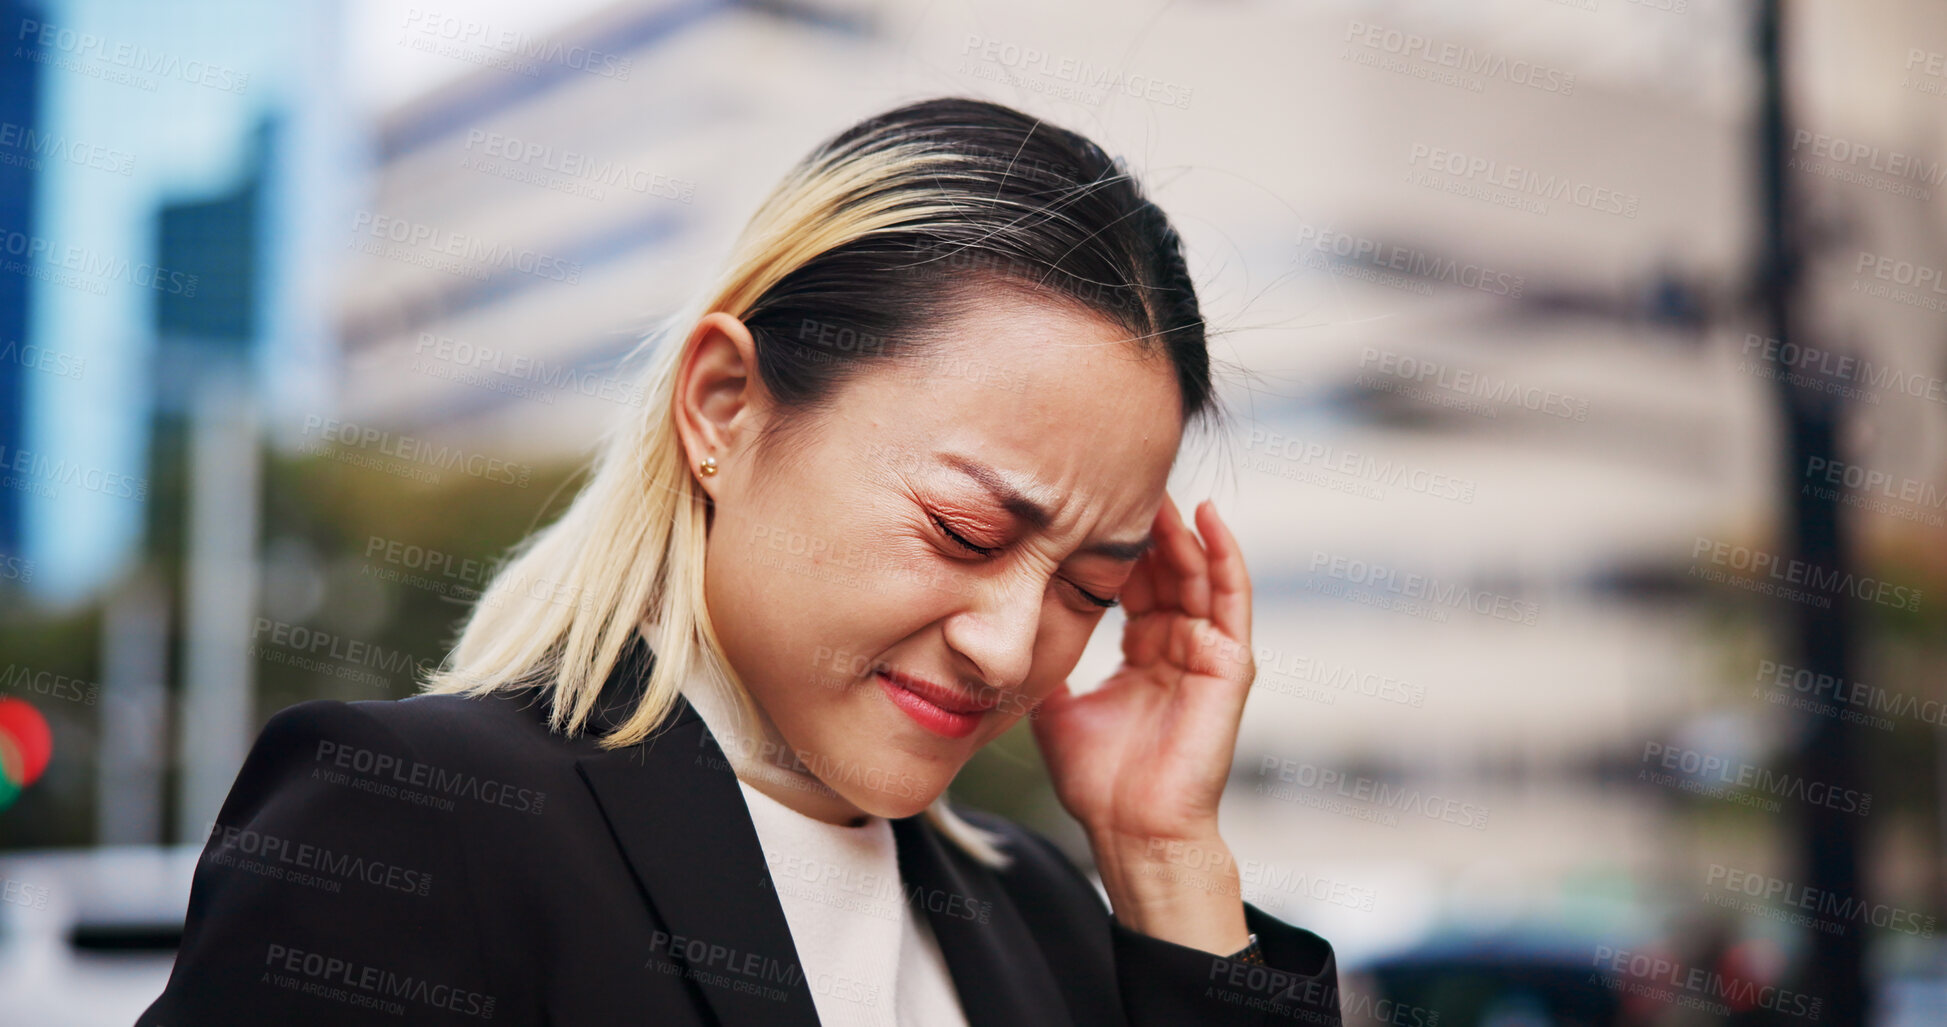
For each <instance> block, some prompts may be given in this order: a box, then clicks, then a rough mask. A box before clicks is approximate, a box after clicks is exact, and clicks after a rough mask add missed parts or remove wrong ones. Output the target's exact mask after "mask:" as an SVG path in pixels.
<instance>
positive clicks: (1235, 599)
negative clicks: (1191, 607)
mask: <svg viewBox="0 0 1947 1027" xmlns="http://www.w3.org/2000/svg"><path fill="white" fill-rule="evenodd" d="M1196 517H1197V527H1198V528H1199V529H1201V530H1202V532H1203V537H1204V539H1205V540H1206V542H1207V543H1208V546H1209V554H1210V564H1209V569H1210V619H1211V621H1212V622H1213V623H1215V624H1216V625H1217V627H1218V629H1219V630H1221V631H1222V632H1223V633H1224V634H1226V635H1229V636H1230V637H1231V638H1234V639H1236V640H1237V641H1239V642H1241V643H1243V644H1244V645H1245V646H1249V645H1250V643H1251V574H1250V571H1249V570H1248V569H1247V568H1246V567H1245V566H1244V547H1242V546H1240V545H1238V544H1237V536H1235V535H1232V534H1231V533H1230V526H1229V525H1227V524H1225V523H1224V519H1223V518H1222V517H1220V516H1218V514H1217V504H1216V503H1214V502H1212V501H1211V500H1208V499H1206V500H1204V501H1203V502H1202V503H1199V504H1198V505H1197V510H1196Z"/></svg>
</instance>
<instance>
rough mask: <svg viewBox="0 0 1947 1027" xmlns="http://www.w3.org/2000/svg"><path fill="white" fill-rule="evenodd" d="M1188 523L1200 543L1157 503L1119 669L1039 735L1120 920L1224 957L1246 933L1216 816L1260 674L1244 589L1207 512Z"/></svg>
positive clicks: (1058, 710)
mask: <svg viewBox="0 0 1947 1027" xmlns="http://www.w3.org/2000/svg"><path fill="white" fill-rule="evenodd" d="M1196 518H1197V526H1198V528H1199V529H1200V530H1201V532H1202V535H1203V538H1204V539H1205V540H1207V543H1206V542H1203V541H1199V539H1198V537H1197V535H1196V534H1195V533H1192V532H1191V531H1190V529H1189V528H1188V527H1187V526H1185V525H1184V523H1183V520H1182V517H1181V515H1179V514H1178V513H1177V510H1176V504H1175V503H1174V502H1172V501H1171V500H1170V499H1169V497H1168V496H1167V495H1165V496H1164V497H1163V505H1162V507H1161V508H1160V509H1159V510H1157V512H1156V520H1155V523H1154V525H1153V526H1152V531H1153V532H1154V533H1155V537H1156V545H1155V547H1154V548H1153V549H1152V550H1151V551H1150V552H1149V553H1148V554H1146V555H1145V556H1144V557H1143V558H1142V559H1141V560H1139V561H1137V563H1136V567H1135V570H1134V573H1133V575H1132V576H1131V578H1130V579H1129V583H1128V584H1127V586H1125V587H1124V589H1123V600H1122V605H1123V609H1124V610H1125V612H1126V613H1127V615H1128V623H1127V625H1126V626H1125V627H1124V629H1123V633H1122V665H1121V666H1120V667H1118V668H1116V670H1115V672H1114V673H1113V674H1111V675H1109V677H1108V679H1107V680H1106V681H1104V682H1103V683H1102V685H1101V686H1100V687H1098V688H1096V689H1095V690H1094V691H1091V692H1089V693H1087V694H1085V695H1076V694H1074V693H1073V692H1071V691H1070V690H1069V689H1068V686H1067V684H1066V683H1064V684H1062V685H1061V686H1059V687H1057V688H1056V689H1055V690H1054V691H1053V692H1052V693H1051V694H1050V695H1049V696H1048V698H1047V699H1045V700H1043V702H1042V704H1041V708H1040V710H1039V712H1038V713H1037V715H1036V716H1035V718H1034V721H1033V725H1034V734H1035V739H1036V741H1037V742H1038V743H1039V744H1040V747H1041V753H1042V757H1043V759H1045V760H1046V761H1047V764H1048V771H1049V775H1050V776H1051V777H1052V778H1053V780H1054V785H1055V794H1056V796H1057V797H1058V798H1060V800H1061V804H1062V806H1063V807H1064V808H1066V809H1067V810H1068V812H1069V814H1070V815H1072V816H1074V817H1075V819H1076V820H1078V821H1080V822H1081V823H1082V825H1083V827H1084V828H1085V829H1086V830H1087V832H1088V835H1089V841H1090V845H1091V846H1092V847H1093V849H1094V851H1095V857H1096V863H1097V865H1098V867H1099V868H1100V869H1101V871H1102V881H1103V887H1104V889H1105V890H1107V891H1108V892H1109V898H1110V902H1111V904H1112V905H1114V906H1115V907H1116V916H1117V918H1118V919H1120V920H1122V921H1123V922H1124V923H1125V924H1127V925H1129V926H1130V927H1132V928H1135V929H1137V930H1142V931H1144V932H1145V933H1149V934H1152V935H1156V936H1158V937H1164V938H1166V939H1167V940H1173V941H1180V943H1182V944H1189V945H1193V947H1199V948H1206V949H1207V950H1209V951H1213V952H1232V951H1236V950H1237V949H1240V948H1242V947H1243V946H1244V944H1245V942H1246V941H1247V940H1248V935H1247V933H1246V932H1245V931H1244V930H1243V923H1244V920H1243V909H1242V905H1241V901H1240V899H1239V898H1238V895H1239V888H1238V886H1237V884H1236V878H1237V873H1236V867H1235V863H1234V861H1232V860H1231V859H1230V853H1229V849H1228V848H1227V847H1225V846H1224V843H1223V840H1222V838H1221V837H1220V836H1219V835H1218V833H1217V804H1218V802H1219V800H1221V799H1222V797H1223V792H1224V782H1225V781H1226V780H1227V779H1228V778H1229V776H1230V764H1231V759H1232V756H1233V755H1234V754H1235V752H1236V748H1237V726H1238V722H1239V721H1240V720H1241V719H1242V717H1243V713H1244V699H1245V697H1246V695H1247V694H1248V693H1249V690H1250V687H1251V681H1252V679H1253V678H1254V677H1255V675H1256V664H1255V662H1254V661H1253V660H1252V659H1251V647H1250V638H1251V581H1250V575H1249V574H1248V573H1247V572H1246V571H1245V569H1244V556H1243V552H1242V551H1241V550H1240V549H1239V548H1238V545H1237V540H1236V539H1235V538H1234V537H1233V536H1232V535H1231V533H1230V529H1229V528H1227V527H1225V525H1224V522H1223V519H1222V518H1220V517H1218V516H1217V509H1216V506H1215V504H1213V503H1211V502H1209V501H1208V500H1206V501H1204V502H1203V503H1201V504H1199V505H1198V506H1197V510H1196ZM1186 852H1188V853H1193V854H1194V855H1193V857H1192V858H1191V860H1190V861H1188V862H1187V863H1186V861H1185V860H1184V858H1183V854H1184V853H1186ZM1173 864H1175V865H1173ZM1186 870H1187V872H1184V871H1186ZM1213 883H1214V885H1215V886H1214V887H1213ZM1182 939H1194V940H1182ZM1232 942H1235V944H1232Z"/></svg>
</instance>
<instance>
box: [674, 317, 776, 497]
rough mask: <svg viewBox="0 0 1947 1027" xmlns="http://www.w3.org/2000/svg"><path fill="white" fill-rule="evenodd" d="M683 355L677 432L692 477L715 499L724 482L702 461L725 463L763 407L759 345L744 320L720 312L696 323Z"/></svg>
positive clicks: (678, 379)
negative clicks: (707, 470)
mask: <svg viewBox="0 0 1947 1027" xmlns="http://www.w3.org/2000/svg"><path fill="white" fill-rule="evenodd" d="M683 350H684V353H683V362H682V364H681V366H679V367H678V368H677V370H676V432H677V435H678V436H680V437H681V439H682V442H683V453H684V458H685V459H686V460H687V461H688V463H689V466H690V474H691V475H693V476H695V478H696V480H697V481H698V482H700V483H701V484H702V486H703V491H704V492H705V493H706V494H708V495H709V496H710V498H711V499H713V500H714V499H716V498H717V489H718V486H719V485H720V483H721V481H722V479H721V478H720V477H719V476H717V475H706V474H704V473H703V472H702V471H701V470H700V468H701V467H702V465H703V460H704V458H705V457H715V458H716V459H717V461H718V463H719V464H722V463H725V462H727V461H728V459H729V458H730V457H731V456H732V455H733V454H734V453H735V452H736V451H737V449H738V448H739V445H740V443H742V442H743V441H744V439H743V436H746V435H748V434H749V429H750V427H751V426H752V424H753V422H754V421H755V419H756V418H757V417H759V416H761V411H762V409H763V406H764V404H763V399H762V392H763V388H764V387H763V385H762V384H761V383H759V382H758V380H757V342H756V340H755V339H753V338H751V334H750V329H748V328H746V327H744V323H743V322H742V321H739V320H737V319H736V318H734V317H731V316H730V315H729V314H726V313H723V312H722V311H717V312H714V313H710V314H706V315H704V316H703V318H702V319H701V320H699V321H697V323H696V327H695V328H694V329H691V331H690V336H689V338H688V339H687V340H686V341H685V342H684V343H683Z"/></svg>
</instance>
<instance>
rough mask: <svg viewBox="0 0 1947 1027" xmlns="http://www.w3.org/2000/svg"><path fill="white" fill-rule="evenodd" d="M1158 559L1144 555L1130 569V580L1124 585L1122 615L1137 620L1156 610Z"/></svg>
mask: <svg viewBox="0 0 1947 1027" xmlns="http://www.w3.org/2000/svg"><path fill="white" fill-rule="evenodd" d="M1155 563H1156V557H1155V556H1154V555H1153V554H1151V553H1144V554H1143V555H1142V556H1140V557H1138V558H1137V559H1136V564H1135V566H1134V567H1131V568H1130V569H1129V580H1128V581H1125V582H1123V583H1122V592H1121V593H1120V598H1121V600H1122V602H1121V604H1120V605H1121V606H1122V615H1123V616H1124V617H1127V618H1129V619H1130V620H1135V619H1136V618H1138V617H1140V616H1142V615H1143V614H1145V613H1148V612H1149V611H1151V610H1153V609H1155V608H1156V572H1155Z"/></svg>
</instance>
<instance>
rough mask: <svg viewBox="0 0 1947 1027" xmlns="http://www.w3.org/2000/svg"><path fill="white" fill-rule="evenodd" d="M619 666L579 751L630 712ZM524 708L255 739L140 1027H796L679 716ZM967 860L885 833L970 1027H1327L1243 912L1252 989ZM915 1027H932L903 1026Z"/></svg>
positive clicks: (394, 708) (1316, 996) (430, 709)
mask: <svg viewBox="0 0 1947 1027" xmlns="http://www.w3.org/2000/svg"><path fill="white" fill-rule="evenodd" d="M651 659H653V656H652V655H651V654H650V653H649V652H648V647H647V645H646V643H638V644H637V645H636V646H634V647H633V648H632V649H631V650H629V652H628V653H627V654H626V655H625V658H624V659H623V660H622V662H621V663H620V664H619V665H618V667H617V669H616V673H615V674H614V675H612V676H611V677H610V679H609V680H608V682H607V683H606V684H605V686H604V690H603V693H602V707H601V709H600V710H599V712H598V714H597V716H596V718H595V724H594V727H595V730H597V731H601V730H605V729H606V728H608V727H609V726H612V725H613V724H615V723H617V722H618V719H619V715H620V714H621V712H622V711H625V710H626V709H627V708H628V707H629V705H630V703H631V702H632V701H633V699H634V698H635V697H636V696H638V695H640V690H641V684H642V682H643V681H644V680H646V677H647V669H648V667H649V666H650V663H649V661H650V660H651ZM540 699H541V695H540V693H539V692H538V691H536V690H531V689H530V690H527V691H524V692H508V693H502V694H497V695H494V696H489V697H486V698H480V699H462V698H456V697H451V696H415V697H412V698H409V699H403V700H398V701H362V702H351V703H346V702H337V701H326V700H315V701H311V702H305V703H300V704H298V705H296V706H292V707H290V708H288V709H286V710H284V711H282V712H280V713H278V714H277V715H276V716H274V717H272V718H271V720H270V722H269V723H268V724H267V725H265V727H264V730H263V733H262V735H260V736H259V737H258V739H257V742H256V745H255V746H254V747H253V748H252V750H251V752H250V755H249V758H248V759H247V760H246V761H245V763H244V766H243V769H242V771H241V772H240V773H239V774H238V775H237V780H236V783H235V785H234V786H233V787H232V788H231V790H230V795H229V798H228V799H227V800H226V801H225V802H224V804H223V811H222V813H221V814H220V816H219V818H218V821H217V824H216V825H215V826H214V827H213V829H212V831H211V837H210V840H209V843H208V845H207V846H206V847H205V849H204V851H203V855H202V858H201V861H200V862H199V863H198V865H197V868H196V875H195V881H194V884H193V886H192V889H191V892H190V898H189V912H188V918H187V921H186V923H185V927H184V934H183V943H182V948H181V950H180V952H179V953H178V954H177V956H176V964H175V968H174V970H173V972H172V973H171V974H170V977H169V984H168V986H167V988H166V989H165V990H164V991H163V993H162V995H161V997H159V998H158V999H156V1001H155V1003H154V1004H153V1005H151V1006H150V1007H149V1009H148V1010H147V1011H146V1012H145V1013H144V1014H143V1015H142V1017H141V1019H140V1020H139V1021H138V1024H140V1025H147V1027H215V1025H219V1024H239V1025H244V1024H247V1025H250V1027H267V1025H279V1027H283V1025H305V1024H386V1025H399V1024H412V1025H418V1024H439V1025H448V1024H456V1025H457V1024H472V1025H478V1024H481V1023H488V1022H491V1023H515V1024H552V1025H560V1027H570V1025H573V1027H584V1025H585V1027H610V1025H614V1024H622V1023H632V1024H637V1023H639V1024H650V1025H657V1027H660V1025H683V1027H689V1025H695V1027H704V1025H708V1024H717V1025H724V1027H759V1025H763V1027H772V1025H778V1027H793V1025H801V1027H811V1025H814V1024H816V1023H817V1022H818V1019H817V1015H816V1013H815V1012H814V1010H813V1006H812V989H813V988H819V989H825V988H844V989H846V990H845V991H843V992H839V994H840V996H841V997H844V998H848V999H850V1000H852V1001H858V1002H863V1003H867V1004H879V1005H889V1004H890V1003H891V1001H892V996H891V995H874V994H871V993H869V992H867V991H866V990H865V989H864V988H863V987H855V986H853V985H850V984H847V983H846V982H831V981H818V980H808V979H806V977H805V975H804V974H803V972H802V971H801V970H800V969H799V964H798V956H797V951H796V949H794V948H793V946H792V940H791V934H790V929H789V927H788V926H787V924H786V922H785V919H784V913H783V909H782V907H781V906H780V905H779V902H778V899H777V896H776V894H775V893H774V892H773V891H772V890H771V888H772V884H771V874H770V869H769V867H768V866H767V865H766V863H765V860H764V855H763V852H762V850H761V849H760V848H759V846H758V841H757V835H756V832H755V829H754V828H753V827H752V826H751V821H750V816H749V813H748V811H747V809H746V807H745V805H744V801H743V796H742V794H741V793H740V792H739V790H738V788H737V785H736V780H735V778H734V776H733V775H732V774H731V772H730V769H729V763H728V762H727V761H726V759H725V758H724V755H723V752H722V750H721V749H720V748H718V746H717V743H716V740H715V739H713V738H712V737H711V735H710V733H709V731H708V729H707V728H706V727H705V726H704V724H703V722H702V720H701V719H700V718H699V717H698V716H697V714H696V711H695V710H694V709H693V708H691V707H690V705H689V704H688V703H687V702H682V703H680V704H679V705H678V707H677V709H676V712H675V714H674V715H673V717H672V718H671V719H670V721H669V722H667V723H666V724H665V726H664V728H663V729H662V730H660V731H659V732H658V733H656V734H655V735H654V736H652V737H651V739H650V740H649V741H647V742H644V743H642V744H640V745H636V746H631V747H628V748H624V749H618V750H614V751H608V752H605V751H603V750H601V749H600V748H599V747H597V746H596V745H595V744H594V743H593V742H592V741H591V740H590V739H589V738H588V737H587V736H582V737H578V738H575V739H569V738H565V737H563V736H561V735H559V734H555V733H551V732H550V731H549V730H548V727H547V724H546V720H545V716H544V713H543V710H544V704H543V703H542V702H541V701H540ZM966 816H967V819H968V820H970V821H971V822H973V823H975V824H977V825H979V826H981V827H984V828H987V829H989V830H992V831H997V832H1000V833H1001V834H1003V835H1004V836H1005V837H1006V840H1007V841H1006V846H1005V847H1006V848H1007V850H1008V851H1009V852H1010V853H1012V854H1013V856H1014V857H1015V862H1014V864H1013V866H1012V867H1011V868H1009V869H1007V870H1002V871H995V870H992V869H990V868H987V867H985V866H983V865H981V864H979V863H977V862H975V861H974V860H972V859H970V858H969V857H968V856H967V855H966V854H965V853H963V852H961V851H960V850H959V849H958V848H957V847H955V846H954V845H953V844H952V843H951V842H949V841H947V840H946V839H945V838H944V837H943V836H941V835H940V833H939V832H938V830H937V829H936V828H934V827H933V826H932V824H931V823H930V822H928V821H927V820H926V819H925V818H924V817H923V816H915V817H910V818H907V819H903V820H895V821H893V825H892V826H893V829H894V835H895V837H896V839H897V844H898V856H899V869H900V875H901V877H902V879H903V880H902V884H903V889H904V895H905V897H906V899H907V900H908V901H910V902H913V903H917V904H918V905H919V906H920V907H921V908H923V909H924V911H925V915H926V916H927V917H928V922H929V923H930V924H931V926H932V929H933V931H934V934H935V936H936V937H937V939H938V941H939V946H940V950H941V952H942V954H943V955H944V956H945V957H946V962H947V966H948V968H949V971H950V972H951V974H952V977H953V982H954V985H955V987H956V990H957V991H958V993H959V997H960V1003H961V1006H962V1008H963V1009H964V1010H965V1011H966V1015H967V1022H968V1024H969V1025H970V1027H1037V1025H1047V1027H1057V1025H1064V1027H1065V1025H1091V1027H1092V1025H1104V1027H1106V1025H1124V1024H1140V1025H1146V1027H1147V1025H1155V1027H1163V1025H1168V1027H1177V1025H1183V1024H1238V1025H1242V1024H1271V1023H1290V1022H1294V1021H1296V1022H1299V1023H1312V1024H1334V1025H1336V1024H1338V1023H1339V1009H1338V988H1337V969H1336V966H1335V963H1334V960H1333V957H1332V949H1331V946H1329V945H1328V944H1326V942H1325V941H1324V939H1322V938H1320V937H1318V936H1317V935H1315V934H1312V933H1311V932H1309V931H1305V930H1302V929H1299V928H1296V927H1292V926H1290V925H1287V924H1285V923H1283V922H1282V921H1279V920H1277V919H1275V918H1273V917H1271V916H1269V915H1267V914H1265V913H1263V912H1262V911H1260V910H1258V909H1257V908H1256V907H1253V906H1249V905H1248V904H1247V906H1246V909H1245V913H1246V919H1247V922H1248V924H1249V927H1250V929H1251V930H1253V931H1255V932H1257V936H1258V940H1259V943H1260V945H1261V947H1262V948H1263V950H1264V955H1265V958H1266V961H1267V962H1268V964H1269V966H1268V967H1266V966H1250V965H1245V964H1241V963H1232V962H1230V961H1229V960H1227V959H1224V958H1222V957H1219V956H1213V955H1211V954H1209V953H1206V952H1201V951H1198V950H1195V949H1191V948H1187V947H1184V946H1181V945H1176V944H1173V943H1171V942H1167V941H1163V940H1161V939H1159V938H1154V937H1150V936H1148V935H1144V934H1140V933H1137V932H1135V931H1132V930H1130V929H1128V928H1126V927H1124V926H1122V925H1121V924H1120V923H1118V922H1116V921H1115V919H1114V918H1113V917H1112V916H1111V915H1110V914H1109V911H1108V908H1107V906H1106V904H1104V903H1103V901H1102V899H1101V897H1100V895H1099V893H1098V892H1097V891H1096V890H1095V887H1094V886H1093V885H1092V884H1090V883H1089V881H1088V880H1087V879H1086V878H1085V877H1083V876H1082V874H1081V873H1080V872H1079V871H1078V870H1077V869H1076V868H1075V866H1074V865H1073V864H1072V863H1070V862H1069V861H1068V860H1067V859H1066V858H1065V857H1064V856H1063V855H1062V854H1061V853H1060V851H1058V850H1057V849H1056V848H1055V847H1054V846H1053V845H1052V844H1051V843H1049V842H1048V841H1047V840H1046V839H1045V838H1043V837H1041V836H1040V835H1038V834H1035V833H1033V832H1031V831H1028V830H1027V829H1025V828H1023V827H1021V826H1019V825H1017V824H1014V823H1012V822H1010V821H1007V820H1004V819H1001V818H999V817H994V816H990V815H986V814H977V813H968V814H966ZM915 1027H926V1025H915Z"/></svg>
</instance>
